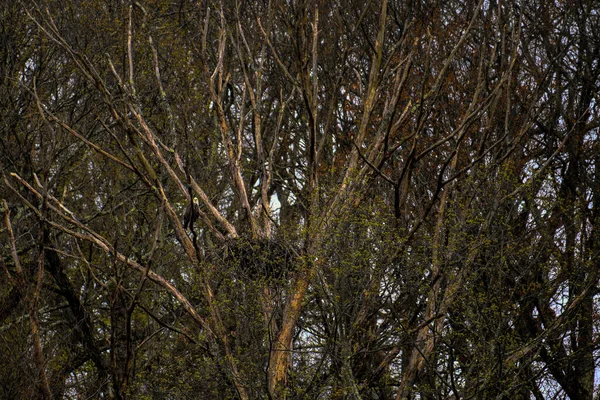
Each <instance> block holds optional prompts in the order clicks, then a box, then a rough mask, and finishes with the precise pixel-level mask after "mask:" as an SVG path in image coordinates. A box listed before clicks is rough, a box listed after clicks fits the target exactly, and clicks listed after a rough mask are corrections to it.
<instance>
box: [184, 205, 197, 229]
mask: <svg viewBox="0 0 600 400" xmlns="http://www.w3.org/2000/svg"><path fill="white" fill-rule="evenodd" d="M199 216H200V204H199V203H198V198H197V197H194V199H193V200H192V202H191V203H190V204H189V205H188V206H187V208H186V209H185V214H183V229H188V227H189V228H190V229H191V230H193V229H194V228H193V226H194V222H196V220H197V219H198V217H199Z"/></svg>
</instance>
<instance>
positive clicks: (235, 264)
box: [219, 238, 298, 280]
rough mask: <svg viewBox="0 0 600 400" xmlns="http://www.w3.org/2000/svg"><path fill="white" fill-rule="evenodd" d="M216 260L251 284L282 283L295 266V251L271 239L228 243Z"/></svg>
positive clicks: (246, 239)
mask: <svg viewBox="0 0 600 400" xmlns="http://www.w3.org/2000/svg"><path fill="white" fill-rule="evenodd" d="M219 258H220V259H221V261H222V262H223V263H225V264H226V265H227V266H228V267H229V268H232V269H233V270H234V271H235V272H239V273H240V274H241V275H242V276H245V277H247V278H249V279H253V280H259V279H268V280H273V279H285V278H286V277H287V275H288V273H289V272H291V271H294V270H295V269H296V266H297V264H298V252H297V251H296V249H295V248H294V247H293V246H291V245H289V244H286V243H284V242H282V241H278V240H274V239H249V238H236V239H230V240H228V241H227V242H226V243H225V245H224V246H223V248H222V249H221V251H220V257H219Z"/></svg>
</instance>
